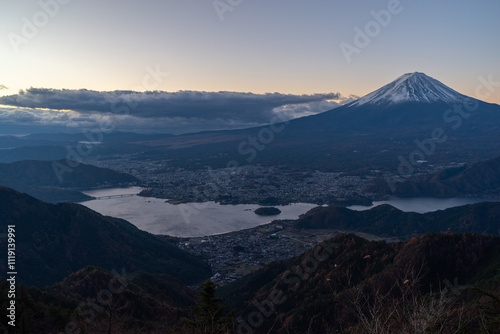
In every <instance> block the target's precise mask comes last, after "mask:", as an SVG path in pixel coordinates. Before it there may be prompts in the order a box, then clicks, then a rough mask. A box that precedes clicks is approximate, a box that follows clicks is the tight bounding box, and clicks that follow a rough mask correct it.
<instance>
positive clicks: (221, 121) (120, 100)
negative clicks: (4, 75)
mask: <svg viewBox="0 0 500 334" xmlns="http://www.w3.org/2000/svg"><path fill="white" fill-rule="evenodd" d="M348 101H350V99H347V98H344V97H342V96H341V95H340V94H338V93H330V94H313V95H291V94H279V93H273V94H253V93H237V92H215V93H212V92H196V91H180V92H176V93H168V92H144V93H140V92H132V91H114V92H97V91H89V90H85V89H82V90H55V89H45V88H30V89H27V90H22V91H20V92H19V94H16V95H10V96H4V97H0V104H3V105H8V106H11V107H9V108H4V109H0V122H2V123H4V124H5V123H6V122H10V123H16V124H30V125H34V124H38V125H44V124H45V125H48V124H50V125H60V126H61V127H68V128H84V127H93V126H96V125H97V124H98V123H99V122H102V121H103V120H106V121H107V122H112V123H113V125H114V126H115V128H116V129H118V130H120V131H136V132H168V133H185V132H196V131H203V130H220V129H233V128H244V127H251V126H258V125H263V124H268V123H270V122H273V121H274V119H276V117H279V119H282V120H285V119H293V118H297V117H302V116H307V115H312V114H317V113H320V112H323V111H326V110H329V109H333V108H335V107H337V106H339V105H340V104H343V103H345V102H348ZM13 107H15V108H13Z"/></svg>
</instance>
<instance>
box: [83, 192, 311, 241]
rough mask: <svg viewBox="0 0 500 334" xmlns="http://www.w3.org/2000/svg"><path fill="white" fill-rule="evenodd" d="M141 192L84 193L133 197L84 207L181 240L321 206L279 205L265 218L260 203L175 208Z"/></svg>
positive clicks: (112, 199)
mask: <svg viewBox="0 0 500 334" xmlns="http://www.w3.org/2000/svg"><path fill="white" fill-rule="evenodd" d="M141 190H142V189H141V188H140V187H130V188H112V189H99V190H89V191H84V193H85V194H87V195H89V196H93V197H103V196H117V195H132V196H129V197H120V198H110V199H97V200H92V201H86V202H82V203H81V204H83V205H85V206H86V207H88V208H90V209H92V210H94V211H97V212H99V213H101V214H103V215H106V216H113V217H117V218H122V219H125V220H127V221H129V222H131V223H132V224H134V225H135V226H137V227H138V228H140V229H141V230H144V231H147V232H150V233H153V234H168V235H172V236H178V237H202V236H206V235H213V234H221V233H226V232H232V231H239V230H242V229H247V228H252V227H255V226H258V225H262V224H267V223H270V222H271V221H273V220H276V219H296V218H298V217H299V215H301V214H304V213H306V212H307V211H309V210H310V209H312V208H314V207H317V205H315V204H306V203H294V204H290V205H285V206H277V207H278V208H279V209H280V210H281V214H279V215H276V216H267V217H265V216H259V215H256V214H255V213H254V212H253V211H254V210H255V209H257V208H259V207H260V206H259V205H257V204H241V205H220V204H217V203H214V202H205V203H187V204H179V205H173V204H169V203H165V201H166V200H165V199H160V198H153V197H141V196H137V194H138V193H139V192H141Z"/></svg>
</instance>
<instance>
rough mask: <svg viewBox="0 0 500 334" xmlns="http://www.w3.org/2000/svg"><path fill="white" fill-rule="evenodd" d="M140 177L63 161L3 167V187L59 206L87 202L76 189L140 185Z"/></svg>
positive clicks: (0, 174) (0, 182)
mask: <svg viewBox="0 0 500 334" xmlns="http://www.w3.org/2000/svg"><path fill="white" fill-rule="evenodd" d="M137 181H138V180H137V178H135V177H133V176H131V175H128V174H124V173H119V172H115V171H113V170H110V169H107V168H100V167H95V166H91V165H85V164H78V165H77V166H75V167H72V166H68V163H67V162H66V161H65V160H60V161H36V160H29V161H19V162H13V163H9V164H0V185H3V186H6V187H10V188H13V189H15V190H17V191H20V192H25V193H27V194H29V195H31V196H33V197H35V198H38V199H40V200H43V201H46V202H51V203H56V202H67V201H68V202H69V201H73V202H76V201H83V200H88V199H90V197H89V196H87V195H84V194H83V193H81V192H79V191H77V190H76V189H89V188H95V187H111V186H120V185H128V184H131V183H135V182H137Z"/></svg>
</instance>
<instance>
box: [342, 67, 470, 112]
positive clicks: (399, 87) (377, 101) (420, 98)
mask: <svg viewBox="0 0 500 334" xmlns="http://www.w3.org/2000/svg"><path fill="white" fill-rule="evenodd" d="M467 99H470V98H469V97H467V96H465V95H462V94H460V93H458V92H457V91H455V90H453V89H451V88H449V87H448V86H446V85H444V84H443V83H441V82H439V81H437V80H436V79H434V78H431V77H429V76H427V75H425V74H424V73H419V72H414V73H406V74H404V75H402V76H400V77H399V78H397V79H396V80H394V81H393V82H391V83H389V84H387V85H385V86H383V87H382V88H380V89H377V90H376V91H374V92H372V93H370V94H368V95H365V96H363V97H362V98H360V99H358V100H356V101H354V102H353V103H351V104H350V106H351V107H359V106H362V105H365V104H372V105H383V104H398V103H404V102H422V103H436V102H445V103H463V101H465V100H467Z"/></svg>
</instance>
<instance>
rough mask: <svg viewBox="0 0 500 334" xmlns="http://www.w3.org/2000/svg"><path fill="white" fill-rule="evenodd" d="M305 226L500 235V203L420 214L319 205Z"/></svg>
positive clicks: (303, 220) (301, 222)
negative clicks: (355, 209)
mask: <svg viewBox="0 0 500 334" xmlns="http://www.w3.org/2000/svg"><path fill="white" fill-rule="evenodd" d="M296 226H297V227H298V228H302V229H318V228H319V229H323V228H331V229H339V230H344V231H359V232H365V233H370V234H375V235H379V236H387V237H400V238H408V237H411V236H414V235H421V234H425V233H431V232H456V233H464V232H474V233H484V234H491V235H500V203H496V202H484V203H477V204H470V205H464V206H459V207H454V208H449V209H446V210H439V211H434V212H428V213H425V214H419V213H414V212H403V211H401V210H398V209H396V208H394V207H392V206H390V205H387V204H384V205H379V206H377V207H375V208H372V209H370V210H365V211H354V210H349V209H347V208H344V207H337V206H329V207H317V208H314V209H312V210H310V211H308V212H307V213H306V214H304V215H302V216H301V217H300V218H299V219H298V220H297V222H296Z"/></svg>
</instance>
